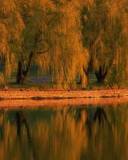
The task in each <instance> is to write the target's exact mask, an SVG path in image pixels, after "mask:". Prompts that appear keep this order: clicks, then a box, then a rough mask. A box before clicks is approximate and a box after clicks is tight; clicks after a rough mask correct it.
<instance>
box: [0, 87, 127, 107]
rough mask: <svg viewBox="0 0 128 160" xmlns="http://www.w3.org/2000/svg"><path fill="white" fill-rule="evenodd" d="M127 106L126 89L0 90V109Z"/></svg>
mask: <svg viewBox="0 0 128 160" xmlns="http://www.w3.org/2000/svg"><path fill="white" fill-rule="evenodd" d="M124 103H126V104H128V89H118V90H117V89H112V90H75V91H71V90H70V91H69V90H68V91H67V90H30V89H11V90H0V108H4V109H5V108H7V109H16V108H38V107H52V108H53V107H54V108H56V107H59V108H60V107H66V106H70V105H71V106H80V105H95V106H96V105H99V106H110V105H112V106H117V105H119V104H124Z"/></svg>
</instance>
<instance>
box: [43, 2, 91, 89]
mask: <svg viewBox="0 0 128 160" xmlns="http://www.w3.org/2000/svg"><path fill="white" fill-rule="evenodd" d="M42 5H44V9H45V12H46V17H47V19H46V35H47V39H48V43H49V45H50V49H49V51H48V53H49V55H50V64H49V65H50V68H51V74H52V79H53V83H54V84H56V85H57V86H58V87H70V86H72V85H73V83H74V82H75V80H76V77H77V76H78V75H79V76H80V77H81V82H82V86H84V87H86V85H87V75H86V69H87V64H88V52H87V50H86V49H85V48H84V47H83V45H82V35H81V23H80V10H81V8H82V7H83V5H84V4H83V2H82V1H80V0H76V1H72V0H71V1H68V0H60V1H58V0H49V1H47V2H46V1H45V2H43V1H42Z"/></svg>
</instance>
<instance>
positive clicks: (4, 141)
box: [0, 106, 128, 160]
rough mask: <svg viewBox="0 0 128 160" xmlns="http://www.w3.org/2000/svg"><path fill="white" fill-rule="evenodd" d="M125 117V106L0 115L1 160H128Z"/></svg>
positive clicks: (30, 111)
mask: <svg viewBox="0 0 128 160" xmlns="http://www.w3.org/2000/svg"><path fill="white" fill-rule="evenodd" d="M127 115H128V109H127V106H122V107H120V106H119V107H116V108H114V107H113V108H112V107H98V106H97V107H94V108H93V107H86V108H83V107H81V108H72V107H67V108H65V109H57V110H38V111H32V110H29V111H26V110H23V111H0V159H1V160H23V159H24V160H28V159H30V160H42V159H44V160H84V159H89V160H93V159H95V160H100V159H101V160H102V159H104V160H108V159H109V160H113V159H120V160H121V159H122V160H125V159H128V152H127V147H128V145H127V144H128V127H127V122H128V116H127Z"/></svg>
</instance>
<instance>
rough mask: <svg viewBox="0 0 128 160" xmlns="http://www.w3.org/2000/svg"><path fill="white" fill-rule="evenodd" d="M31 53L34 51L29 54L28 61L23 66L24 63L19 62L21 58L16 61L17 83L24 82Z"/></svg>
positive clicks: (31, 56)
mask: <svg viewBox="0 0 128 160" xmlns="http://www.w3.org/2000/svg"><path fill="white" fill-rule="evenodd" d="M33 55H34V53H33V52H31V53H30V55H29V58H28V63H27V65H26V66H25V67H24V66H23V65H24V64H23V62H21V60H20V61H19V62H18V69H17V77H16V83H17V84H23V83H24V81H25V79H26V77H27V75H28V72H29V69H30V67H31V62H32V58H33Z"/></svg>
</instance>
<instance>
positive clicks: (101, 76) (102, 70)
mask: <svg viewBox="0 0 128 160" xmlns="http://www.w3.org/2000/svg"><path fill="white" fill-rule="evenodd" d="M107 73H108V70H107V69H105V68H104V67H102V66H100V67H99V70H98V71H96V72H95V75H96V78H97V81H98V83H104V81H105V78H106V76H107Z"/></svg>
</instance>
